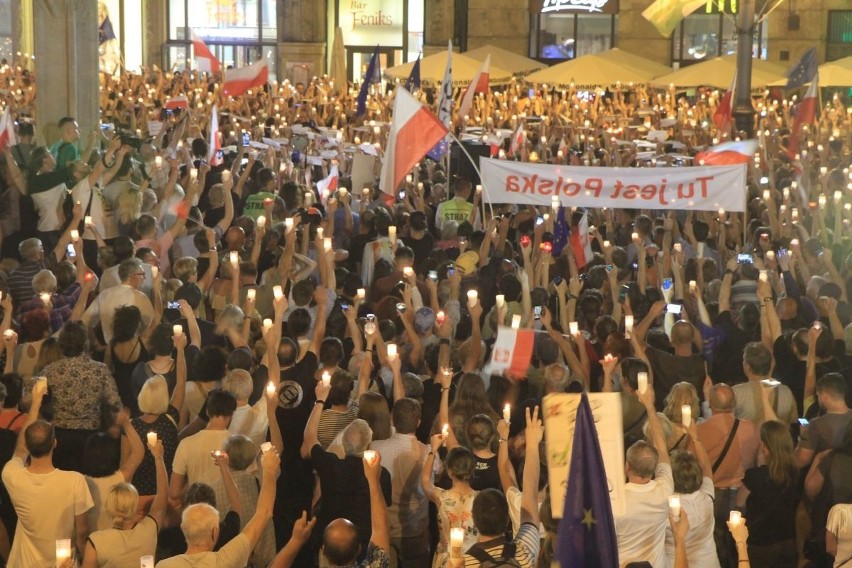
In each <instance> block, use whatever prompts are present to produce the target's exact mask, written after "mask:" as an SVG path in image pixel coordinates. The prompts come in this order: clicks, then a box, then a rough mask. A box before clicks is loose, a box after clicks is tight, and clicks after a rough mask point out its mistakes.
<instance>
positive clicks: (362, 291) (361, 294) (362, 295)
mask: <svg viewBox="0 0 852 568" xmlns="http://www.w3.org/2000/svg"><path fill="white" fill-rule="evenodd" d="M355 297H356V299H358V300H361V301H362V302H363V301H364V298H366V297H367V290H365V289H364V288H358V291H357V292H356V293H355Z"/></svg>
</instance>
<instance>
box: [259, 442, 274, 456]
mask: <svg viewBox="0 0 852 568" xmlns="http://www.w3.org/2000/svg"><path fill="white" fill-rule="evenodd" d="M270 450H272V442H264V443H262V444H261V445H260V451H261V453H264V454H265V453H266V452H268V451H270Z"/></svg>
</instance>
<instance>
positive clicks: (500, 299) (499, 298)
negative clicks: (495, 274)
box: [495, 294, 506, 308]
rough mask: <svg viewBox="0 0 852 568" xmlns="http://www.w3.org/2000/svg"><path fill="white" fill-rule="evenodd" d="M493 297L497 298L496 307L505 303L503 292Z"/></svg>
mask: <svg viewBox="0 0 852 568" xmlns="http://www.w3.org/2000/svg"><path fill="white" fill-rule="evenodd" d="M495 298H496V299H497V307H498V308H502V307H503V306H504V305H505V304H506V296H505V295H504V294H497V296H495Z"/></svg>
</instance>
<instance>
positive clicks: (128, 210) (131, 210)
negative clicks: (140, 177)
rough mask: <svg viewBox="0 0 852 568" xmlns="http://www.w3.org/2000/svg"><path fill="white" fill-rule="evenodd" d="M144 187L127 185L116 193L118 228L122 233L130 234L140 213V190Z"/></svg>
mask: <svg viewBox="0 0 852 568" xmlns="http://www.w3.org/2000/svg"><path fill="white" fill-rule="evenodd" d="M143 191H145V189H144V187H142V188H140V189H136V188H135V187H133V186H129V187H127V188H126V189H125V190H124V191H122V192H121V193H120V194H119V195H118V230H119V232H120V233H121V234H122V235H130V233H131V231H132V230H133V227H134V226H135V224H136V219H138V218H139V216H140V215H142V192H143Z"/></svg>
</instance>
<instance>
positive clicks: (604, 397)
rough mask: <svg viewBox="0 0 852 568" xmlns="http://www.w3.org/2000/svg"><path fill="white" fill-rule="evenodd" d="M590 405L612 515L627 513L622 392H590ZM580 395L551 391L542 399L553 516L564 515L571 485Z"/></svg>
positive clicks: (559, 516)
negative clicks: (570, 475) (571, 466)
mask: <svg viewBox="0 0 852 568" xmlns="http://www.w3.org/2000/svg"><path fill="white" fill-rule="evenodd" d="M588 396H589V405H590V406H591V408H592V416H593V417H594V420H595V429H596V430H597V433H598V440H599V441H600V445H601V454H603V461H604V468H605V469H606V479H605V480H604V479H602V480H601V483H604V482H605V483H606V484H607V487H608V489H609V498H610V502H611V503H612V514H613V515H614V516H619V515H623V514H624V436H623V434H622V415H621V395H620V394H619V393H589V395H588ZM579 404H580V395H579V394H570V393H558V394H549V395H547V396H545V397H544V400H543V402H542V405H543V408H542V414H543V416H544V431H545V432H546V438H545V451H546V452H547V479H548V482H549V484H550V499H551V501H550V505H551V510H552V511H553V515H554V517H556V518H562V511H563V509H564V501H565V490H566V489H567V488H568V469H569V466H570V464H571V448H572V445H573V441H574V424H575V423H576V421H577V407H578V406H579Z"/></svg>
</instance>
